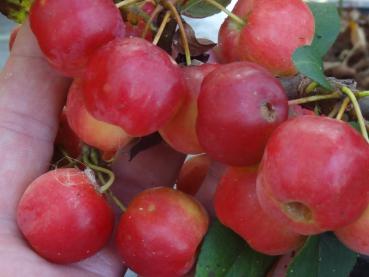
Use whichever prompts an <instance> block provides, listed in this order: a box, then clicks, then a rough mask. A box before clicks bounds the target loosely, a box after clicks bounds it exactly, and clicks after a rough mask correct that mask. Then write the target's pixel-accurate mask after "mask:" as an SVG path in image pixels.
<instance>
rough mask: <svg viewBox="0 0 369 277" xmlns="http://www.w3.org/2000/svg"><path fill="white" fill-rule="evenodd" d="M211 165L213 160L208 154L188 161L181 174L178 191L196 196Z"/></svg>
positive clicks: (193, 157)
mask: <svg viewBox="0 0 369 277" xmlns="http://www.w3.org/2000/svg"><path fill="white" fill-rule="evenodd" d="M210 164H211V160H210V158H209V157H208V156H207V155H206V154H202V155H197V156H192V157H190V158H189V159H188V160H186V161H185V163H184V164H183V166H182V168H181V171H180V172H179V176H178V180H177V189H178V190H180V191H183V192H185V193H187V194H190V195H195V194H196V193H197V191H198V190H199V189H200V187H201V185H202V183H203V182H204V180H205V178H206V176H207V174H208V171H209V167H210Z"/></svg>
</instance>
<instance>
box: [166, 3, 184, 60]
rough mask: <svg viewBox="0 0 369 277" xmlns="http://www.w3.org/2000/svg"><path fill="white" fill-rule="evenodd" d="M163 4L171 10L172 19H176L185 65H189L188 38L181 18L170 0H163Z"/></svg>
mask: <svg viewBox="0 0 369 277" xmlns="http://www.w3.org/2000/svg"><path fill="white" fill-rule="evenodd" d="M164 4H165V6H167V8H168V9H169V10H170V11H171V12H172V15H173V17H174V19H175V20H176V21H177V24H178V26H179V32H180V34H181V40H182V43H183V48H184V51H185V56H186V64H187V66H190V65H191V53H190V46H189V45H188V39H187V35H186V30H185V28H184V25H183V22H182V19H181V17H180V15H179V14H178V11H177V9H176V7H175V6H174V5H173V3H172V2H170V1H165V2H164Z"/></svg>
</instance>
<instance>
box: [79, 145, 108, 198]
mask: <svg viewBox="0 0 369 277" xmlns="http://www.w3.org/2000/svg"><path fill="white" fill-rule="evenodd" d="M82 151H83V157H82V160H83V163H84V164H85V165H86V166H87V167H89V168H91V169H92V170H93V171H94V172H95V173H96V175H97V176H98V178H99V181H100V182H101V183H102V186H101V187H100V188H99V192H100V193H106V191H107V190H108V189H110V187H111V186H112V185H113V183H114V181H115V175H114V173H113V172H112V171H111V170H109V169H107V168H104V167H101V166H98V165H97V164H98V159H97V157H96V156H95V155H96V153H94V154H92V152H93V151H92V152H91V153H90V149H89V147H88V146H84V147H83V150H82ZM90 157H91V158H92V159H93V160H94V161H93V162H91V161H90ZM99 173H104V174H106V175H107V176H108V178H109V179H108V181H105V179H104V178H103V176H99Z"/></svg>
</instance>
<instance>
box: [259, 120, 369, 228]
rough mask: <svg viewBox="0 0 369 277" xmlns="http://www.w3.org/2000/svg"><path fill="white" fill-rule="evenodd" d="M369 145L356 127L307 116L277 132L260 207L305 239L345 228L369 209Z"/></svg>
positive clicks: (266, 160)
mask: <svg viewBox="0 0 369 277" xmlns="http://www.w3.org/2000/svg"><path fill="white" fill-rule="evenodd" d="M368 168H369V145H368V144H367V142H366V141H365V140H364V138H363V137H362V136H361V135H360V134H359V133H358V132H357V131H356V130H354V129H353V128H352V127H351V126H349V125H348V124H347V123H344V122H342V121H338V120H334V119H331V118H328V117H321V116H310V115H304V116H299V117H296V118H295V119H292V120H289V121H286V122H285V123H283V124H282V125H281V126H280V127H279V128H277V129H276V130H275V132H274V133H273V135H272V136H271V137H270V139H269V141H268V144H267V146H266V148H265V151H264V156H263V160H262V163H261V166H260V170H259V174H258V180H257V193H258V197H259V201H260V204H261V206H262V207H263V208H264V210H265V211H266V212H268V214H270V215H271V216H273V217H274V218H275V219H277V220H279V221H281V222H284V223H285V224H287V225H288V226H290V227H291V229H292V230H294V231H295V232H298V233H300V234H305V235H309V234H317V233H321V232H324V231H328V230H335V229H337V228H341V227H344V226H345V225H348V224H350V223H352V222H354V221H355V220H357V219H358V217H359V216H360V215H361V214H362V212H363V211H364V209H365V208H366V206H367V204H368V200H367V199H368V198H367V195H368V192H369V171H368Z"/></svg>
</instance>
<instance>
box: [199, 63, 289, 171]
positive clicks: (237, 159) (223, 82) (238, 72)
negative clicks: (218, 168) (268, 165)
mask: <svg viewBox="0 0 369 277" xmlns="http://www.w3.org/2000/svg"><path fill="white" fill-rule="evenodd" d="M198 109H199V111H198V117H197V123H196V124H197V126H196V129H197V135H198V138H199V141H200V144H201V146H202V147H203V148H204V150H205V152H206V153H207V154H208V155H209V156H210V158H212V159H214V160H217V161H220V162H222V163H225V164H228V165H233V166H248V165H254V164H255V163H258V162H259V161H260V160H261V157H262V154H263V151H264V147H265V144H266V142H267V140H268V138H269V136H270V134H271V133H272V131H273V130H274V129H275V128H276V127H277V126H278V125H279V124H280V123H282V122H283V121H284V120H286V119H287V112H288V103H287V97H286V93H285V92H284V90H283V88H282V86H281V84H280V83H279V81H278V80H277V79H276V78H274V77H273V76H272V75H271V74H270V73H269V72H267V71H266V70H265V69H263V68H262V67H260V66H258V65H256V64H252V63H249V62H239V63H231V64H227V65H223V66H221V67H220V68H218V69H216V70H214V71H213V72H211V73H210V74H209V75H207V76H206V77H205V79H204V81H203V83H202V86H201V92H200V95H199V99H198Z"/></svg>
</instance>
